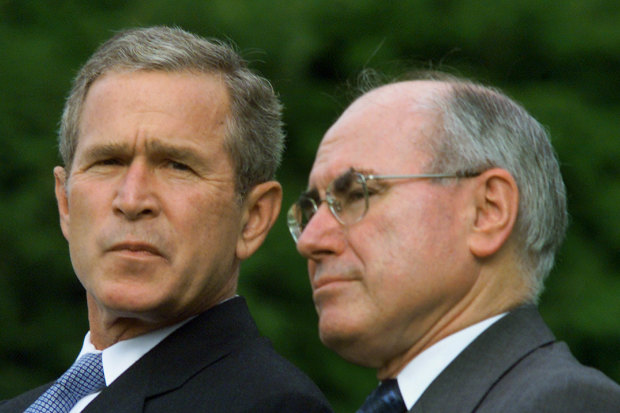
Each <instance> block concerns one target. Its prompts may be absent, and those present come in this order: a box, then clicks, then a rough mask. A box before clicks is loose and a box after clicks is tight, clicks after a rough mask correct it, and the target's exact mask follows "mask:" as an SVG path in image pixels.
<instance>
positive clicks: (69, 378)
mask: <svg viewBox="0 0 620 413" xmlns="http://www.w3.org/2000/svg"><path fill="white" fill-rule="evenodd" d="M104 387H105V377H104V375H103V364H102V363H101V353H97V354H94V353H87V354H84V355H83V356H82V357H80V358H79V360H78V361H76V362H75V363H73V366H71V368H70V369H69V370H67V371H66V372H65V374H63V375H62V376H60V378H59V379H58V380H56V383H54V384H53V385H52V387H50V388H49V389H47V391H46V392H45V393H43V394H42V395H41V397H39V398H38V399H37V400H36V401H35V402H34V403H33V404H31V405H30V407H28V408H27V409H26V411H25V412H24V413H67V412H68V411H69V410H71V408H73V406H75V404H76V403H77V402H78V401H79V400H80V399H81V398H83V397H84V396H87V395H89V394H91V393H95V392H97V391H99V390H101V389H103V388H104Z"/></svg>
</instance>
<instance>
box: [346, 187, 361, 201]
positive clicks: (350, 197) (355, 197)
mask: <svg viewBox="0 0 620 413" xmlns="http://www.w3.org/2000/svg"><path fill="white" fill-rule="evenodd" d="M362 199H364V190H363V189H362V188H359V189H353V190H351V191H349V193H348V194H347V202H348V203H351V202H355V201H360V200H362Z"/></svg>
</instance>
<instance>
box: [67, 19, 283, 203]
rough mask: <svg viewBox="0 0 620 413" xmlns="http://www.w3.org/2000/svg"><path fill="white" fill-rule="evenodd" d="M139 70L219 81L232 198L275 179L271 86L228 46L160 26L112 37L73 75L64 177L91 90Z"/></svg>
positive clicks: (276, 137) (278, 144) (278, 125)
mask: <svg viewBox="0 0 620 413" xmlns="http://www.w3.org/2000/svg"><path fill="white" fill-rule="evenodd" d="M139 70H146V71H164V72H185V71H189V72H196V73H206V74H217V75H220V76H221V77H222V79H223V80H224V82H225V84H226V87H227V90H228V93H229V96H230V99H231V114H230V116H229V118H228V124H227V133H226V140H225V146H226V149H227V151H228V153H229V155H230V157H231V161H232V162H233V165H234V167H235V172H236V190H237V192H238V193H239V194H240V195H241V196H242V197H243V196H245V194H246V193H247V192H248V191H249V190H250V189H251V188H252V187H253V186H255V185H257V184H259V183H261V182H265V181H269V180H272V179H274V177H275V171H276V169H277V168H278V166H279V164H280V161H281V158H282V151H283V149H284V132H283V129H282V106H281V104H280V101H279V99H278V97H277V96H276V94H275V92H274V90H273V88H272V87H271V85H270V83H269V82H268V81H267V80H266V79H265V78H263V77H261V76H259V75H257V74H255V73H253V72H252V71H250V70H249V69H248V67H247V63H246V62H245V61H244V60H243V59H242V58H241V57H240V56H239V54H238V53H237V52H236V51H235V50H234V49H233V47H232V46H230V45H228V44H226V43H224V42H222V41H219V40H214V39H205V38H202V37H199V36H197V35H194V34H192V33H188V32H186V31H184V30H182V29H179V28H170V27H163V26H160V27H151V28H140V29H130V30H126V31H122V32H120V33H118V34H116V35H115V36H114V37H112V38H111V39H110V40H108V41H107V42H105V43H104V44H103V45H101V46H100V47H99V48H98V49H97V50H96V51H95V53H94V54H93V55H92V56H91V57H90V59H89V60H88V61H87V62H86V63H85V64H84V66H83V67H82V68H81V69H80V71H79V72H78V74H77V76H76V78H75V80H74V82H73V87H72V89H71V92H70V94H69V96H68V98H67V101H66V103H65V108H64V111H63V115H62V119H61V124H60V132H59V150H60V154H61V156H62V159H63V162H64V164H65V168H66V169H67V171H68V172H69V171H70V169H71V165H72V162H73V158H74V156H75V150H76V147H77V144H78V139H79V134H80V131H79V123H80V115H81V113H82V109H83V105H84V101H85V99H86V95H87V93H88V90H89V88H90V86H91V85H92V84H93V82H95V80H97V79H98V78H99V77H100V76H102V75H103V74H105V73H107V72H111V71H117V72H122V71H139Z"/></svg>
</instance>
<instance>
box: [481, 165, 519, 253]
mask: <svg viewBox="0 0 620 413" xmlns="http://www.w3.org/2000/svg"><path fill="white" fill-rule="evenodd" d="M476 182H477V184H476V186H475V188H474V191H475V192H474V198H473V199H474V202H475V207H476V209H475V211H476V213H475V217H474V221H473V225H472V227H471V233H470V236H469V248H470V251H471V252H472V254H473V255H475V256H477V257H479V258H484V257H488V256H491V255H493V254H495V253H496V252H497V251H499V250H500V249H501V248H502V246H504V245H505V244H506V242H507V240H508V238H509V237H510V234H511V233H512V230H513V228H514V225H515V222H516V220H517V214H518V208H519V190H518V188H517V184H516V182H515V180H514V178H513V177H512V175H511V174H510V173H509V172H508V171H506V170H505V169H500V168H493V169H490V170H488V171H485V172H484V173H483V174H481V175H480V176H479V177H477V178H476Z"/></svg>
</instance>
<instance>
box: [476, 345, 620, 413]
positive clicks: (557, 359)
mask: <svg viewBox="0 0 620 413" xmlns="http://www.w3.org/2000/svg"><path fill="white" fill-rule="evenodd" d="M485 405H486V406H494V407H493V409H494V410H495V411H505V412H531V411H539V412H584V411H596V412H618V411H620V385H618V384H617V383H615V382H614V381H613V380H611V379H610V378H608V377H607V376H605V375H604V374H603V373H602V372H600V371H598V370H596V369H593V368H591V367H587V366H584V365H582V364H581V363H579V362H578V361H577V360H576V359H575V358H574V357H573V355H572V354H571V353H570V351H569V349H568V347H567V346H566V344H564V343H559V342H556V343H552V344H550V345H547V346H543V347H541V348H539V349H537V350H536V351H533V352H532V353H529V354H528V355H527V356H525V357H523V358H522V359H521V360H520V361H519V362H518V363H517V364H515V365H514V366H513V367H512V368H511V369H510V370H509V371H508V372H506V373H505V375H504V376H503V377H501V378H500V379H499V380H498V382H497V383H496V384H495V385H494V386H493V387H492V388H491V389H490V391H489V393H488V394H487V396H486V397H485V399H484V400H483V401H482V403H481V409H480V411H486V410H485V409H484V408H482V407H483V406H485ZM497 409H499V410H497ZM488 411H491V410H488Z"/></svg>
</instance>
